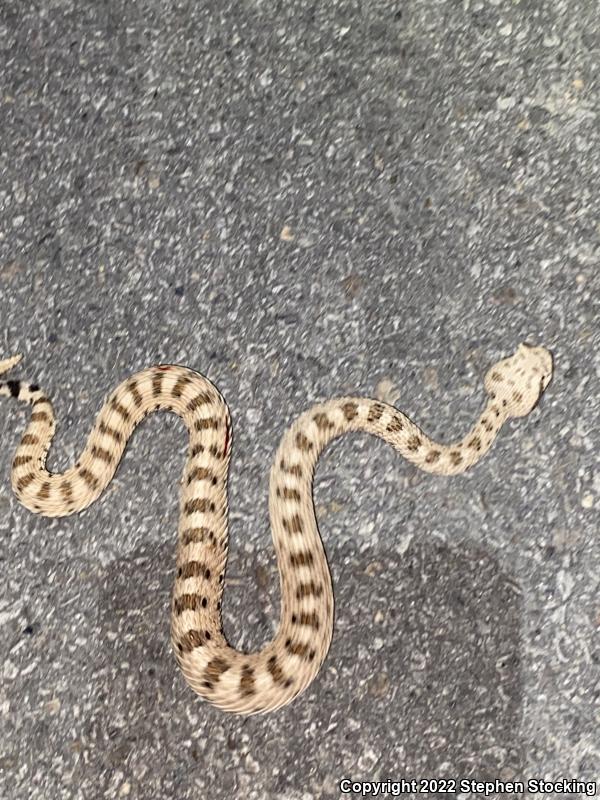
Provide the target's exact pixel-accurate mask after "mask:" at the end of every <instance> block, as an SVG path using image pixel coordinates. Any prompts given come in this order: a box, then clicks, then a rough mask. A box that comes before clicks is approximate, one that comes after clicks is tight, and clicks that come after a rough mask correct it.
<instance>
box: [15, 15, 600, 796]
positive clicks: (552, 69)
mask: <svg viewBox="0 0 600 800" xmlns="http://www.w3.org/2000/svg"><path fill="white" fill-rule="evenodd" d="M597 57H598V18H597V6H596V3H595V2H594V0H579V1H578V0H567V1H566V2H565V1H563V0H557V2H553V3H541V2H535V0H521V2H508V0H506V2H505V0H486V2H483V0H464V2H463V3H449V2H438V1H437V0H416V1H415V2H413V3H395V4H394V3H385V2H381V0H375V2H372V3H368V4H367V3H358V2H337V1H336V0H334V1H333V2H330V3H323V4H315V3H309V2H308V1H307V0H300V1H299V2H293V3H287V4H285V3H275V2H273V1H272V0H263V1H262V2H260V1H259V0H255V1H254V2H251V1H250V0H248V2H243V3H234V2H231V0H225V2H221V3H217V2H212V3H202V2H191V0H188V1H187V2H186V0H167V2H160V3H159V2H157V0H141V2H138V3H130V2H125V1H124V0H107V1H106V2H103V3H96V2H75V0H38V2H36V3H33V2H29V0H3V2H2V4H1V6H0V67H1V68H0V104H1V105H0V210H1V212H2V213H1V217H0V315H1V319H2V325H1V326H0V328H1V329H0V353H1V354H2V355H0V357H6V356H8V355H10V354H12V353H14V352H22V353H23V354H24V361H23V365H22V367H20V368H19V370H18V371H15V374H14V377H22V378H28V379H30V380H33V381H35V382H37V383H39V384H40V385H41V386H43V388H45V390H46V391H47V392H48V393H49V395H50V396H51V397H52V399H53V402H54V406H55V410H56V414H57V417H58V421H59V430H58V434H57V437H56V440H55V443H54V446H53V449H52V450H51V453H50V457H49V466H50V468H51V469H52V470H55V471H60V470H62V469H64V468H66V467H67V466H68V465H69V464H71V463H72V462H73V461H74V460H75V459H76V457H77V454H78V451H79V450H80V449H81V448H82V446H83V444H84V443H85V440H86V436H87V433H88V431H89V428H90V425H91V421H92V419H93V418H94V415H95V414H96V413H97V411H98V410H99V408H100V405H101V403H102V401H103V399H104V397H105V396H106V394H107V393H108V392H109V391H110V390H111V389H112V388H113V387H115V386H116V385H117V384H118V383H119V382H120V381H121V380H123V379H124V378H125V377H127V376H128V375H130V374H131V373H132V372H134V371H136V370H138V369H141V368H143V367H146V366H148V365H150V364H153V363H157V362H176V363H183V364H186V365H188V366H190V367H193V368H195V369H197V370H198V371H200V372H203V373H204V374H206V375H207V376H208V377H209V378H210V379H211V380H213V381H214V382H215V383H216V384H217V386H218V387H219V389H220V390H221V392H222V393H223V395H224V396H225V398H226V399H227V401H228V404H229V405H230V408H231V412H232V417H233V423H234V457H233V463H232V473H231V477H230V499H231V550H230V561H229V566H228V571H227V582H226V589H225V600H224V606H223V610H224V617H225V629H226V633H227V636H228V637H229V639H230V641H231V642H232V643H233V644H235V645H236V646H237V647H241V648H244V649H255V648H258V647H260V646H261V645H262V644H264V643H266V642H267V641H268V640H269V638H270V637H271V636H272V635H273V633H274V630H275V626H276V620H277V616H278V603H279V595H278V580H277V571H276V567H275V563H274V558H273V551H272V545H271V539H270V535H269V524H268V518H267V479H268V469H269V465H270V461H271V459H272V457H273V454H274V451H275V449H276V447H277V444H278V442H279V440H280V437H281V436H282V433H283V431H284V430H285V428H286V426H287V425H289V424H290V423H291V422H292V421H293V420H294V419H295V417H296V416H297V415H298V414H300V413H301V412H302V411H303V410H304V409H305V408H307V407H309V406H310V405H311V404H312V403H314V402H317V401H320V400H324V399H326V398H329V397H333V396H336V395H341V394H349V393H353V394H358V395H369V396H379V397H388V398H389V397H392V398H394V399H396V400H397V405H398V406H399V407H400V408H402V410H404V411H405V412H406V413H408V414H409V415H410V416H411V417H412V418H413V419H414V420H415V421H416V422H418V423H419V424H420V425H421V426H422V427H423V428H424V429H425V430H426V431H427V432H428V433H430V434H431V435H432V436H435V437H438V438H439V439H440V440H443V441H451V440H452V439H453V438H459V437H461V436H462V435H463V433H464V432H465V431H466V430H467V429H468V427H469V426H470V424H471V422H472V421H473V420H474V419H475V417H476V416H477V415H478V413H479V410H480V408H481V406H482V403H483V401H484V394H483V390H482V378H483V375H484V373H485V371H486V369H487V368H488V366H489V365H490V364H492V363H493V362H494V361H495V360H497V359H498V358H500V357H502V356H504V355H508V354H510V353H511V352H513V350H514V349H515V347H516V345H517V344H518V343H519V342H520V341H523V340H526V341H530V342H533V343H536V344H543V345H545V346H546V347H548V348H550V349H551V350H552V352H553V354H554V359H555V376H554V380H553V382H552V384H551V385H550V387H549V389H548V391H547V392H546V395H545V397H544V398H543V401H542V402H541V404H540V405H539V407H538V408H537V409H536V410H535V411H534V412H533V413H532V414H531V416H529V417H527V418H526V419H523V420H518V421H514V422H511V423H509V424H508V425H507V426H506V427H505V428H503V430H502V432H501V435H500V436H499V439H498V441H497V442H496V444H495V445H494V447H493V450H492V452H491V453H490V454H489V455H488V456H487V457H486V458H485V459H484V460H483V461H482V462H481V463H480V464H478V465H477V466H476V467H475V468H474V469H473V471H472V472H469V473H467V474H466V475H464V476H461V477H454V478H441V477H432V476H428V475H424V474H423V473H420V472H418V471H417V470H416V469H415V468H414V467H412V466H410V465H408V464H407V463H406V462H405V461H403V460H402V459H401V458H400V457H399V456H398V455H397V454H396V453H395V452H394V451H393V450H392V449H391V448H389V447H387V446H386V445H385V444H383V443H382V442H379V441H377V440H375V439H371V438H369V437H366V436H358V435H356V436H351V437H347V438H345V439H343V440H340V441H338V442H336V443H334V444H333V445H332V446H331V447H330V448H328V450H327V451H326V452H325V454H324V455H323V457H322V460H321V462H320V464H319V468H318V471H317V477H316V484H315V502H316V505H317V509H318V516H319V522H320V528H321V532H322V535H323V538H324V541H325V544H326V549H327V553H328V557H329V560H330V564H331V568H332V572H333V577H334V582H335V592H336V629H335V635H334V641H333V645H332V648H331V651H330V654H329V656H328V658H327V661H326V662H325V664H324V666H323V668H322V670H321V672H320V673H319V675H318V676H317V679H316V680H315V681H314V683H313V684H312V685H311V686H310V687H309V689H308V690H307V691H306V693H305V694H303V695H302V696H301V697H299V698H298V699H297V700H296V701H295V702H294V703H293V704H292V705H290V706H288V707H287V708H285V709H283V710H281V711H279V712H276V713H272V714H269V715H265V716H258V717H250V718H241V717H237V716H232V715H227V714H224V713H222V712H220V711H219V710H217V709H214V708H212V707H210V706H209V705H208V704H207V703H204V702H202V701H201V700H200V699H199V698H197V697H196V696H195V695H194V694H193V693H192V692H191V691H190V690H189V689H188V688H187V686H186V684H185V682H184V680H183V678H182V676H181V674H180V673H179V671H178V669H177V666H176V663H175V660H174V658H173V657H172V654H171V653H170V646H169V632H168V628H169V622H168V617H169V610H168V609H169V593H170V587H171V582H172V579H173V560H174V545H175V533H176V527H177V486H178V480H179V474H180V472H181V469H182V467H183V463H184V455H185V449H186V439H185V435H184V429H183V425H182V424H181V423H180V421H179V420H178V419H177V418H175V417H172V416H169V415H154V416H151V417H149V418H148V419H147V420H146V421H145V423H144V424H143V425H142V426H141V427H140V428H139V429H138V431H137V432H136V434H135V436H134V438H133V440H132V442H131V445H130V447H129V448H128V450H127V453H126V455H125V458H124V460H123V462H122V465H121V467H120V469H119V472H118V474H117V477H116V478H115V480H114V482H113V483H112V484H111V486H110V488H109V489H108V490H107V492H106V493H105V494H104V495H103V497H102V498H101V499H100V500H99V501H98V502H96V503H95V504H94V505H93V506H92V507H91V508H90V509H88V510H87V511H86V512H84V513H81V514H79V515H76V516H74V517H69V518H65V519H59V520H50V519H45V518H42V517H38V516H35V515H32V514H31V513H29V512H28V511H27V510H25V509H24V508H22V507H21V506H20V505H19V503H18V502H17V501H16V499H15V497H14V496H13V494H12V492H11V490H10V463H11V454H12V452H13V451H14V449H15V448H16V445H17V443H18V441H19V437H20V434H21V432H22V430H23V427H24V425H25V422H26V419H27V411H26V409H25V408H24V407H20V406H18V405H17V404H15V403H10V402H9V401H3V403H2V411H1V414H0V440H1V442H2V456H1V458H0V543H1V544H0V560H1V565H0V569H1V574H2V580H1V582H0V663H1V664H2V680H1V682H0V796H1V797H2V798H7V800H21V799H23V800H25V799H26V798H27V799H28V800H29V798H32V799H33V800H37V798H52V800H59V798H69V799H70V798H85V799H86V800H87V798H94V799H95V798H99V799H100V798H127V797H128V798H144V799H145V798H148V800H156V799H157V798H175V797H176V798H178V800H188V798H189V799H190V800H191V798H198V797H205V796H210V797H211V798H215V800H218V798H225V797H246V798H249V799H250V800H254V799H256V800H259V799H260V798H275V800H312V798H315V799H316V798H339V797H343V796H358V795H356V793H355V794H354V795H350V794H346V795H344V794H343V793H342V791H341V789H340V781H341V780H342V779H343V778H350V779H352V780H354V781H367V780H372V781H373V780H380V781H381V780H385V779H392V780H400V779H402V778H405V779H416V780H422V779H428V778H444V779H447V780H449V781H452V780H456V781H460V780H463V779H464V780H468V779H471V780H491V781H493V780H501V781H511V780H515V781H516V780H523V781H526V780H528V779H530V778H536V779H545V780H557V779H559V778H567V779H579V780H586V781H597V780H598V779H599V776H600V744H599V741H600V737H599V735H598V732H599V723H600V711H599V709H600V701H599V677H600V668H599V659H600V647H599V644H600V643H599V638H600V637H599V631H598V628H599V624H600V606H599V601H598V596H599V594H598V576H599V575H600V540H599V537H598V527H599V526H598V523H599V509H600V468H599V466H598V451H599V449H600V427H599V419H600V400H599V398H600V392H599V390H598V389H599V386H598V380H599V377H600V347H599V345H600V330H599V326H598V315H599V313H600V275H599V270H598V266H599V263H598V262H599V253H600V246H599V245H600V200H599V198H600V179H599V166H598V159H597V154H598V146H599V144H600V137H599V134H598V131H599V130H600V126H599V124H598V108H599V99H600V98H599V93H598V73H597ZM451 787H452V785H451V784H450V785H449V790H448V792H446V793H445V794H444V793H443V792H441V791H433V792H430V793H429V796H435V797H479V796H484V793H482V792H480V791H478V790H476V789H475V790H473V791H465V790H462V791H461V788H463V789H464V787H461V785H460V784H457V786H456V787H455V788H454V790H452V788H451ZM430 788H431V787H430ZM439 788H440V787H438V789H439ZM598 791H599V792H600V785H599V786H598ZM500 795H501V793H499V792H496V791H495V790H494V792H492V793H491V794H490V795H489V796H500ZM388 796H391V794H390V793H388ZM404 796H409V795H408V794H405V795H404ZM410 796H415V797H416V796H420V795H418V792H414V793H412V794H411V795H410ZM501 796H506V797H510V796H527V797H529V796H531V797H534V796H535V797H542V796H543V797H552V796H560V797H566V796H569V797H579V796H582V795H581V793H576V792H570V791H565V792H563V793H561V792H560V790H559V791H557V792H556V793H554V792H550V791H547V792H545V793H541V794H540V793H538V794H535V793H533V792H525V793H524V794H523V793H521V794H519V793H518V792H513V793H512V794H511V793H510V792H508V793H506V794H502V795H501Z"/></svg>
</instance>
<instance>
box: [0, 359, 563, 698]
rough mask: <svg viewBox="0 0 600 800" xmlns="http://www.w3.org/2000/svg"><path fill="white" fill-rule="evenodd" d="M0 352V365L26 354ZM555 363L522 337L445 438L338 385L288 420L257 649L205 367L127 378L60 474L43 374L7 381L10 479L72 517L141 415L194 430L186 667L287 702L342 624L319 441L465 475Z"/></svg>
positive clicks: (183, 528)
mask: <svg viewBox="0 0 600 800" xmlns="http://www.w3.org/2000/svg"><path fill="white" fill-rule="evenodd" d="M20 358H21V357H20V356H13V357H12V358H9V359H6V360H5V361H2V362H0V374H1V373H4V372H7V371H8V370H9V369H11V368H12V367H14V366H15V365H16V364H17V363H18V362H19V360H20ZM551 376H552V357H551V355H550V353H549V352H548V351H547V350H545V349H544V348H542V347H533V346H531V345H528V344H521V345H520V346H519V347H518V349H517V351H516V353H515V354H514V355H513V356H510V357H508V358H505V359H503V360H501V361H499V362H498V363H497V364H495V365H494V366H493V367H492V368H491V369H490V370H489V371H488V373H487V375H486V377H485V388H486V391H487V393H488V394H489V399H488V403H487V406H486V408H485V410H484V412H483V414H482V415H481V417H480V418H479V420H478V421H477V422H476V424H475V426H474V427H473V428H472V430H471V431H470V432H469V433H468V434H467V435H466V436H465V437H464V438H463V439H462V440H461V441H459V442H457V443H455V444H450V445H444V444H439V443H437V442H435V441H433V440H432V439H430V438H429V437H428V436H427V435H426V434H425V433H424V432H423V431H422V430H421V429H420V428H419V427H418V426H417V425H415V424H414V423H413V422H412V421H411V420H410V419H409V418H408V417H407V416H406V415H405V414H403V413H402V412H400V411H399V410H397V409H396V408H394V407H393V406H391V405H387V404H386V403H384V402H380V401H377V400H371V399H365V398H360V397H342V398H339V399H335V400H330V401H328V402H325V403H323V404H320V405H315V406H313V407H312V408H311V409H310V410H308V411H306V412H305V413H303V414H302V415H301V416H300V417H299V418H298V419H297V420H296V421H295V422H294V423H293V424H292V425H291V427H290V428H289V429H288V430H287V431H286V432H285V434H284V436H283V438H282V441H281V444H280V445H279V449H278V450H277V454H276V456H275V460H274V463H273V466H272V469H271V474H270V484H269V513H270V518H271V531H272V535H273V541H274V545H275V552H276V556H277V565H278V568H279V576H280V585H281V617H280V623H279V628H278V631H277V634H276V635H275V638H274V639H273V640H272V641H271V642H270V643H269V644H267V645H266V646H265V647H264V648H263V649H262V650H260V651H259V652H256V653H243V652H239V651H237V650H235V649H234V648H232V647H230V646H229V644H228V643H227V641H226V639H225V637H224V635H223V630H222V625H221V598H222V594H223V581H224V574H225V566H226V561H227V548H228V523H227V475H228V470H229V460H230V455H231V423H230V417H229V411H228V408H227V405H226V404H225V401H224V400H223V398H222V397H221V395H220V394H219V391H218V390H217V389H216V387H215V386H214V385H213V384H212V383H211V382H210V381H209V380H208V379H207V378H205V377H203V376H202V375H200V374H199V373H197V372H194V371H192V370H191V369H188V368H186V367H182V366H174V365H166V366H156V367H152V368H150V369H146V370H143V371H142V372H139V373H137V374H136V375H134V376H133V377H131V378H129V379H127V380H125V381H124V382H123V383H121V385H120V386H119V387H118V388H117V389H116V390H115V391H114V392H113V393H112V394H111V395H110V397H109V398H108V399H107V401H106V403H105V404H104V405H103V407H102V409H101V411H100V413H99V415H98V417H97V419H96V422H95V424H94V426H93V428H92V431H91V433H90V435H89V437H88V440H87V443H86V445H85V448H84V450H83V452H82V454H81V456H80V458H79V460H78V461H77V463H76V464H75V465H74V466H73V467H71V468H70V469H67V470H66V471H65V472H63V473H62V474H52V473H50V472H48V471H47V470H46V468H45V461H46V455H47V452H48V449H49V447H50V444H51V442H52V438H53V436H54V432H55V418H54V413H53V410H52V405H51V403H50V400H49V399H48V397H47V396H46V394H45V393H44V392H43V391H42V390H41V389H40V388H39V387H38V386H36V385H34V384H30V383H26V382H23V381H14V380H9V381H5V382H2V383H0V396H5V397H10V396H12V397H15V398H17V399H19V400H23V401H25V402H27V403H29V404H31V406H32V414H31V420H30V422H29V425H28V426H27V429H26V431H25V433H24V435H23V437H22V439H21V442H20V444H19V446H18V448H17V451H16V454H15V457H14V460H13V463H12V474H11V480H12V487H13V490H14V492H15V494H16V496H17V498H18V499H19V501H20V502H21V503H22V504H23V505H24V506H26V507H27V508H28V509H30V510H31V511H33V512H35V513H38V514H43V515H44V516H48V517H61V516H68V515H69V514H73V513H75V512H77V511H81V510H82V509H84V508H86V507H87V506H89V505H90V503H93V502H94V500H96V499H97V498H98V497H99V496H100V495H101V494H102V492H103V490H104V489H105V488H106V486H107V485H108V483H109V482H110V481H111V479H112V477H113V475H114V474H115V471H116V469H117V466H118V464H119V461H120V460H121V457H122V455H123V452H124V450H125V447H126V445H127V442H128V440H129V438H130V436H131V434H132V433H133V430H134V428H135V427H136V425H137V424H138V423H139V422H140V421H141V420H142V419H143V418H144V417H145V416H146V415H147V414H149V413H152V412H153V411H157V410H159V409H164V410H167V411H172V412H174V413H175V414H178V415H179V416H180V417H181V418H182V419H183V421H184V423H185V425H186V427H187V430H188V433H189V449H188V456H187V460H186V463H185V467H184V471H183V476H182V480H181V492H180V523H179V535H178V542H177V556H176V578H175V585H174V590H173V597H172V604H171V640H172V645H173V650H174V653H175V656H176V659H177V661H178V663H179V666H180V667H181V669H182V671H183V674H184V676H185V678H186V680H187V682H188V683H189V685H190V686H191V687H192V689H193V690H194V691H195V692H197V694H199V695H200V696H202V697H203V698H205V699H206V700H208V701H210V702H211V703H213V704H215V705H216V706H218V707H220V708H222V709H224V710H227V711H232V712H237V713H241V714H252V713H257V712H265V711H270V710H273V709H276V708H278V707H280V706H283V705H285V704H286V703H288V702H290V701H291V700H292V699H293V698H294V697H296V696H297V695H298V694H299V693H300V692H301V691H302V690H303V689H305V688H306V687H307V686H308V685H309V684H310V682H311V681H312V680H313V678H314V677H315V676H316V674H317V672H318V671H319V668H320V666H321V664H322V663H323V661H324V659H325V657H326V655H327V651H328V649H329V645H330V642H331V637H332V631H333V608H334V605H333V590H332V583H331V576H330V572H329V566H328V564H327V560H326V556H325V552H324V549H323V544H322V541H321V538H320V535H319V531H318V527H317V520H316V517H315V510H314V505H313V496H312V489H313V475H314V470H315V466H316V463H317V460H318V458H319V455H320V454H321V452H322V451H323V448H324V447H325V446H326V445H327V444H328V443H329V442H330V441H331V440H332V439H335V438H336V437H339V436H341V435H342V434H344V433H348V432H350V431H364V432H367V433H371V434H375V435H376V436H379V437H380V438H382V439H384V440H385V441H386V442H389V444H391V445H392V446H393V447H394V448H396V450H398V451H399V452H400V453H401V455H403V456H404V457H405V458H406V459H408V460H409V461H410V462H411V463H412V464H414V465H415V466H417V467H418V468H419V469H422V470H425V471H426V472H430V473H436V474H438V475H456V474H458V473H461V472H464V471H465V470H466V469H468V468H469V467H470V466H472V465H473V464H475V462H477V461H479V459H480V458H481V457H482V456H483V455H484V454H485V453H486V452H487V450H488V449H489V448H490V446H491V444H492V442H493V441H494V439H495V438H496V436H497V434H498V431H499V430H500V428H501V426H502V425H503V424H504V422H506V420H507V419H509V418H510V417H523V416H526V415H527V414H528V413H529V412H530V411H531V410H532V409H533V408H534V407H535V405H536V404H537V402H538V400H539V398H540V396H541V394H542V392H543V391H544V389H545V388H546V386H547V385H548V383H549V382H550V380H551Z"/></svg>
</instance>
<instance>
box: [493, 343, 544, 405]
mask: <svg viewBox="0 0 600 800" xmlns="http://www.w3.org/2000/svg"><path fill="white" fill-rule="evenodd" d="M551 380H552V355H551V354H550V352H549V351H548V350H546V348H545V347H534V346H533V345H531V344H527V342H523V343H522V344H520V345H519V346H518V348H517V351H516V353H515V354H514V355H512V356H509V357H508V358H503V359H502V361H498V363H497V364H494V366H493V367H492V368H491V369H490V370H489V371H488V373H487V375H486V376H485V388H486V391H487V392H488V393H489V394H490V395H491V397H492V399H494V400H496V401H497V402H499V403H501V404H502V407H503V408H504V410H505V411H506V413H507V415H508V416H509V417H526V416H527V414H529V413H530V412H531V411H533V409H534V408H535V407H536V405H537V404H538V402H539V399H540V397H541V396H542V394H543V392H544V390H545V389H546V387H547V386H548V384H549V383H550V381H551Z"/></svg>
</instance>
